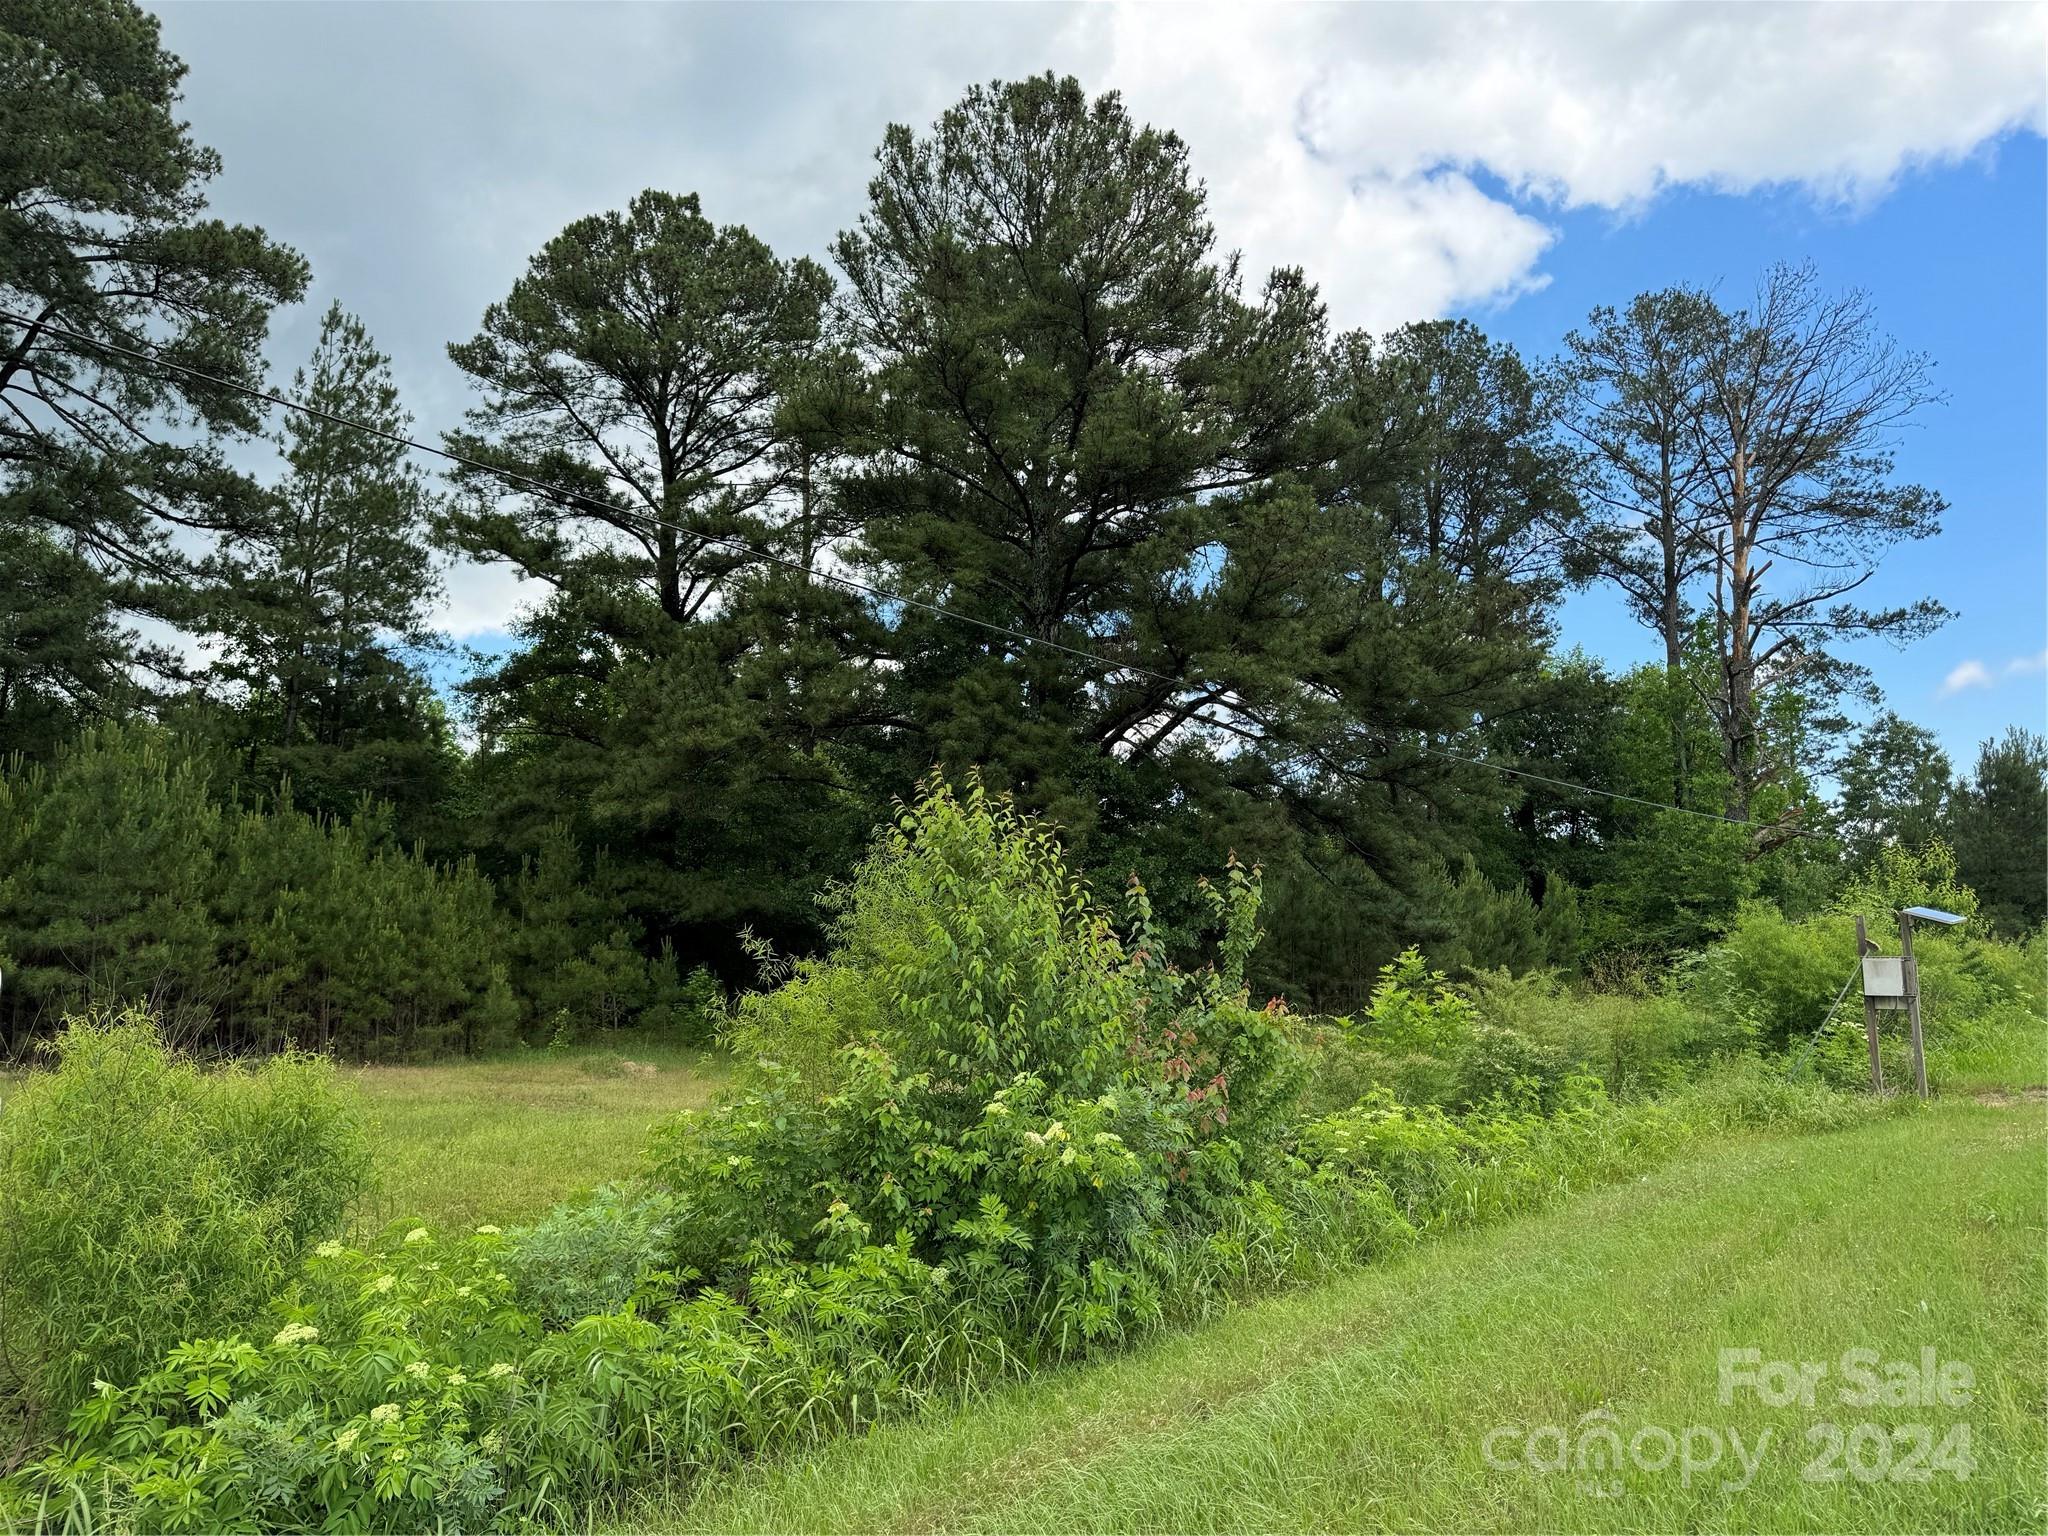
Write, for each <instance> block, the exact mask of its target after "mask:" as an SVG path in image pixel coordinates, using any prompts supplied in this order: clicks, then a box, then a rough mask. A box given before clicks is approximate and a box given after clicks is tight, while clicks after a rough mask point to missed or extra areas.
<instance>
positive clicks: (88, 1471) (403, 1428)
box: [0, 1068, 1883, 1531]
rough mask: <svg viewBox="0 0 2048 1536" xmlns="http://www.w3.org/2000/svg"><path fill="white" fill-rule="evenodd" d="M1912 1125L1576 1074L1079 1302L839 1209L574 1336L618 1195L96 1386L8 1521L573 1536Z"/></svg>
mask: <svg viewBox="0 0 2048 1536" xmlns="http://www.w3.org/2000/svg"><path fill="white" fill-rule="evenodd" d="M1882 1108H1883V1107H1882V1106H1881V1105H1879V1104H1877V1103H1875V1102H1874V1101H1859V1100H1855V1099H1851V1098H1848V1097H1846V1096H1842V1095H1838V1094H1834V1093H1831V1092H1829V1091H1828V1090H1826V1089H1825V1088H1822V1087H1819V1086H1817V1085H1803V1086H1802V1085H1798V1084H1793V1083H1790V1082H1788V1081H1786V1080H1785V1079H1784V1078H1783V1076H1782V1075H1781V1074H1773V1073H1768V1072H1764V1071H1761V1070H1759V1069H1756V1068H1749V1069H1740V1070H1737V1071H1734V1072H1731V1073H1728V1074H1725V1075H1722V1076H1718V1077H1715V1078H1713V1079H1710V1080H1709V1081H1708V1082H1706V1083H1704V1084H1703V1085H1701V1086H1700V1087H1699V1088H1696V1089H1694V1090H1690V1091H1688V1092H1687V1093H1686V1094H1684V1095H1681V1096H1679V1097H1677V1098H1675V1099H1673V1100H1671V1101H1668V1102H1659V1103H1647V1104H1638V1105H1628V1106H1617V1105H1614V1104H1612V1103H1610V1102H1609V1101H1608V1100H1607V1099H1606V1098H1605V1096H1604V1094H1603V1093H1602V1092H1601V1090H1600V1089H1599V1087H1598V1085H1597V1084H1596V1083H1594V1082H1592V1081H1591V1080H1590V1079H1576V1080H1575V1081H1574V1083H1573V1084H1572V1087H1571V1088H1570V1090H1569V1093H1568V1102H1567V1103H1566V1105H1565V1106H1564V1107H1562V1108H1560V1109H1559V1110H1558V1111H1557V1112H1556V1113H1554V1114H1552V1115H1549V1116H1539V1115H1531V1114H1520V1113H1514V1112H1511V1111H1492V1112H1483V1113H1480V1114H1476V1115H1470V1116H1465V1117H1460V1118H1456V1119H1454V1118H1452V1117H1450V1116H1447V1115H1446V1114H1444V1112H1443V1111H1441V1110H1439V1109H1436V1108H1433V1107H1432V1108H1426V1109H1420V1110H1418V1109H1412V1108H1409V1107H1406V1106H1402V1105H1400V1104H1398V1103H1395V1102H1394V1101H1392V1100H1391V1099H1390V1098H1387V1097H1386V1096H1384V1095H1382V1096H1379V1097H1376V1098H1375V1099H1374V1100H1372V1101H1370V1102H1368V1103H1366V1104H1363V1105H1360V1106H1358V1107H1356V1108H1354V1109H1351V1110H1347V1111H1344V1112H1342V1113H1340V1114H1337V1115H1333V1116H1328V1117H1325V1118H1323V1119H1320V1120H1317V1121H1314V1122H1311V1123H1309V1124H1307V1125H1306V1126H1304V1127H1302V1128H1301V1132H1300V1136H1299V1139H1298V1142H1297V1143H1296V1146H1295V1150H1294V1151H1293V1152H1291V1153H1290V1154H1289V1156H1288V1157H1287V1158H1285V1159H1284V1161H1283V1164H1282V1166H1281V1167H1280V1168H1279V1169H1278V1173H1277V1177H1276V1179H1275V1181H1274V1182H1273V1183H1272V1184H1271V1185H1270V1186H1269V1185H1266V1184H1264V1183H1255V1184H1253V1185H1251V1186H1248V1187H1247V1189H1246V1190H1245V1191H1244V1193H1243V1195H1242V1196H1241V1198H1239V1199H1238V1200H1236V1201H1234V1202H1232V1203H1231V1204H1230V1205H1229V1206H1228V1207H1227V1208H1224V1209H1221V1210H1219V1211H1218V1212H1217V1213H1216V1214H1215V1215H1214V1216H1213V1217H1212V1218H1211V1219H1210V1220H1208V1221H1206V1222H1203V1223H1198V1224H1192V1225H1189V1226H1187V1227H1184V1228H1182V1229H1180V1230H1177V1231H1172V1232H1165V1233H1161V1234H1160V1240H1159V1241H1158V1242H1157V1243H1156V1244H1154V1245H1152V1246H1150V1247H1148V1248H1147V1249H1146V1250H1145V1251H1144V1252H1143V1253H1142V1254H1141V1255H1139V1256H1137V1257H1135V1258H1127V1259H1126V1261H1125V1263H1123V1264H1121V1265H1110V1264H1108V1263H1106V1262H1105V1263H1100V1264H1088V1265H1084V1267H1083V1269H1082V1270H1081V1272H1080V1273H1081V1275H1082V1277H1083V1279H1082V1282H1081V1285H1080V1287H1079V1289H1078V1290H1077V1291H1075V1292H1074V1293H1073V1294H1072V1295H1071V1296H1069V1295H1068V1294H1066V1293H1064V1292H1063V1291H1062V1289H1061V1288H1060V1287H1059V1286H1057V1285H1046V1284H1043V1283H1040V1284H1039V1285H1038V1286H1037V1287H1035V1288H1034V1287H1032V1286H1030V1285H1029V1284H1028V1283H1027V1284H1025V1285H1023V1287H1022V1289H1021V1290H1020V1283H1019V1277H1020V1274H1021V1271H1020V1270H1019V1268H1018V1267H1017V1266H1016V1265H1015V1264H1013V1263H1012V1262H1011V1255H1010V1253H1009V1252H1008V1250H1009V1249H1010V1248H1011V1246H1012V1245H1013V1244H1014V1242H1015V1232H1014V1229H1011V1228H1008V1227H1006V1226H1005V1225H1004V1224H1003V1223H1001V1222H991V1223H988V1224H986V1225H984V1226H983V1227H982V1228H981V1229H980V1230H979V1231H978V1232H977V1233H976V1234H975V1235H974V1236H973V1237H972V1238H970V1239H969V1240H967V1242H966V1243H965V1245H964V1246H963V1248H962V1249H961V1259H960V1262H958V1263H956V1264H934V1263H930V1262H927V1261H926V1260H924V1259H921V1258H919V1257H918V1256H917V1255H916V1253H915V1252H913V1246H914V1245H913V1242H912V1239H911V1238H910V1237H909V1235H908V1234H901V1235H899V1236H898V1237H897V1238H896V1239H895V1240H894V1241H892V1242H889V1243H881V1244H878V1243H874V1242H871V1241H866V1240H865V1237H866V1232H865V1227H864V1225H863V1224H861V1223H860V1222H859V1221H858V1220H857V1219H856V1218H853V1217H852V1216H851V1215H850V1213H849V1212H848V1211H846V1210H843V1209H839V1208H838V1206H839V1202H835V1203H834V1205H833V1206H832V1207H828V1208H827V1209H826V1210H825V1211H823V1212H822V1213H821V1216H820V1219H819V1223H818V1225H819V1227H820V1229H821V1236H822V1237H823V1238H825V1239H826V1240H827V1243H828V1245H829V1244H831V1243H833V1242H837V1243H838V1244H841V1245H843V1246H842V1247H841V1249H840V1251H839V1252H838V1254H837V1255H836V1256H835V1257H832V1258H830V1259H820V1260H795V1259H781V1260H771V1259H759V1260H757V1261H755V1262H752V1263H750V1264H743V1265H741V1266H739V1267H738V1268H737V1269H736V1270H735V1271H734V1279H733V1282H732V1283H730V1284H729V1285H727V1286H725V1287H703V1286H697V1285H693V1284H691V1283H690V1277H689V1276H687V1275H679V1274H677V1273H675V1272H673V1271H664V1270H660V1269H654V1268H649V1269H644V1270H642V1271H640V1272H639V1273H638V1274H637V1275H636V1276H635V1277H634V1278H633V1280H632V1281H631V1283H630V1284H625V1285H620V1286H619V1287H618V1288H617V1289H618V1290H623V1291H624V1292H625V1294H622V1295H621V1294H617V1290H615V1291H614V1292H613V1300H614V1305H612V1306H610V1307H609V1308H607V1309H606V1310H602V1311H598V1312H594V1313H592V1314H590V1315H587V1316H583V1317H580V1318H577V1319H576V1320H574V1321H573V1322H567V1323H566V1324H563V1323H562V1322H561V1321H560V1317H561V1312H560V1309H559V1308H555V1307H551V1306H550V1305H549V1303H548V1302H547V1299H546V1298H547V1294H548V1290H549V1286H550V1283H551V1282H550V1281H548V1280H547V1279H545V1278H543V1277H544V1276H545V1275H546V1274H547V1271H548V1265H547V1263H546V1262H545V1261H544V1260H543V1261H539V1262H536V1261H535V1260H534V1258H533V1257H532V1256H531V1254H530V1252H529V1251H528V1250H529V1249H530V1248H532V1247H553V1246H556V1245H558V1244H559V1243H560V1241H561V1238H562V1235H563V1231H562V1229H563V1228H564V1226H565V1225H569V1226H573V1227H575V1228H577V1229H579V1230H581V1231H582V1232H583V1233H584V1234H586V1236H587V1237H588V1238H589V1240H590V1242H589V1246H590V1247H593V1248H603V1249H607V1250H612V1251H633V1250H635V1249H637V1248H638V1247H639V1246H640V1244H641V1241H642V1238H643V1236H644V1234H645V1233H646V1232H647V1231H648V1230H649V1229H650V1228H655V1227H659V1225H660V1224H661V1223H662V1222H663V1221H665V1220H666V1219H668V1211H669V1205H668V1199H667V1197H666V1196H665V1195H660V1194H650V1195H648V1196H647V1197H646V1198H645V1200H644V1202H636V1201H634V1200H631V1199H627V1198H622V1197H621V1196H620V1195H619V1194H618V1193H616V1192H615V1193H614V1194H613V1195H612V1196H611V1197H609V1198H607V1199H605V1200H603V1201H600V1202H598V1203H596V1204H594V1205H592V1206H588V1207H584V1208H580V1209H579V1208H571V1209H569V1210H567V1211H564V1212H558V1213H555V1214H554V1215H551V1216H550V1217H549V1218H548V1219H547V1220H546V1221H544V1222H543V1223H541V1224H539V1225H538V1226H536V1227H534V1228H531V1229H528V1230H527V1231H525V1232H519V1233H512V1234H503V1233H499V1232H497V1231H495V1230H494V1229H491V1228H483V1229H479V1231H477V1232H475V1233H472V1234H468V1235H463V1236H457V1237H445V1236H441V1235H437V1234H433V1233H430V1232H428V1231H426V1230H425V1229H415V1230H413V1231H411V1232H408V1233H406V1234H404V1235H403V1236H402V1237H396V1238H395V1239H394V1240H393V1241H392V1242H391V1243H390V1244H389V1245H388V1246H386V1247H384V1248H383V1249H381V1250H377V1251H361V1250H356V1249H351V1248H344V1247H342V1246H341V1245H340V1244H337V1243H332V1242H330V1243H326V1244H323V1245H321V1247H320V1248H319V1250H318V1251H317V1252H316V1253H315V1254H313V1255H312V1256H311V1258H310V1259H309V1260H308V1261H307V1263H306V1264H305V1265H304V1267H303V1269H302V1271H301V1273H300V1275H299V1277H298V1279H297V1281H296V1283H295V1284H294V1285H293V1286H292V1287H291V1288H290V1290H289V1292H288V1293H287V1295H286V1296H285V1297H284V1299H281V1300H279V1301H277V1302H276V1303H274V1304H273V1305H272V1306H271V1307H270V1308H269V1310H268V1313H267V1316H266V1318H265V1321H264V1322H263V1324H262V1326H261V1327H260V1328H258V1329H254V1330H250V1331H247V1332H241V1333H234V1334H228V1335H223V1336H219V1337H216V1338H211V1339H207V1340H201V1341H196V1342H191V1343H186V1344H181V1345H179V1346H178V1347H176V1348H175V1349H173V1350H171V1351H170V1352H169V1354H168V1355H167V1356H165V1357H164V1358H163V1360H162V1361H161V1362H160V1363H159V1364H157V1365H156V1366H155V1367H154V1368H153V1369H152V1370H150V1371H148V1372H147V1373H146V1374H144V1375H143V1376H141V1378H140V1379H139V1380H138V1381H136V1382H135V1384H134V1385H132V1386H128V1387H125V1388H123V1387H115V1386H111V1385H108V1384H106V1383H104V1382H102V1383H98V1384H96V1385H95V1387H94V1389H93V1390H92V1392H91V1394H90V1395H89V1396H88V1397H87V1398H86V1399H85V1401H84V1402H83V1403H81V1404H80V1405H79V1406H78V1407H77V1408H76V1410H75V1411H74V1412H73V1414H72V1416H71V1432H70V1435H69V1436H68V1438H67V1439H66V1440H65V1442H64V1443H63V1444H62V1445H61V1446H60V1447H59V1448H57V1449H56V1450H54V1451H52V1452H51V1453H50V1454H48V1455H46V1456H44V1457H43V1458H41V1459H40V1460H38V1461H36V1462H34V1463H32V1464H30V1465H29V1466H27V1467H24V1468H23V1469H21V1470H20V1471H18V1472H16V1473H15V1474H14V1475H13V1476H12V1477H10V1478H8V1479H7V1480H6V1482H5V1483H4V1485H0V1515H4V1516H5V1517H6V1518H8V1519H10V1520H13V1521H15V1522H18V1523H23V1524H37V1525H41V1526H57V1525H64V1524H76V1525H97V1524H103V1523H107V1522H109V1521H115V1522H120V1523H127V1524H132V1525H134V1526H137V1527H139V1528H142V1529H149V1530H165V1531H173V1530H240V1529H252V1530H314V1529H319V1530H329V1531H332V1530H368V1529H376V1530H394V1531H408V1530H421V1529H427V1528H430V1527H452V1528H457V1529H481V1528H485V1527H502V1526H507V1525H512V1524H518V1523H523V1522H526V1521H534V1520H542V1521H568V1520H570V1519H572V1518H574V1517H575V1516H576V1515H577V1512H578V1511H579V1510H582V1509H584V1508H586V1507H587V1506H588V1505H589V1504H590V1503H591V1502H592V1501H602V1500H605V1499H608V1498H615V1497H617V1496H618V1495H619V1494H620V1493H622V1492H623V1491H625V1490H627V1489H628V1488H630V1487H631V1486H633V1485H635V1484H640V1483H645V1482H648V1481H650V1480H655V1479H668V1480H687V1479H691V1478H695V1477H700V1476H703V1475H705V1474H706V1473H710V1472H715V1471H716V1470H718V1469H720V1468H724V1467H729V1466H731V1465H734V1464H735V1463H737V1462H739V1461H741V1460H743V1459H745V1458H747V1457H750V1456H755V1455H760V1454H763V1453H770V1452H775V1451H780V1450H784V1449H788V1448H790V1447H792V1446H795V1445H799V1444H803V1443H807V1442H811V1441H815V1440H817V1439H820V1438H823V1437H827V1436H830V1435H835V1434H840V1433H846V1432H850V1431H856V1430H858V1429H859V1428H861V1427H862V1426H863V1425H865V1424H867V1423H870V1422H872V1421H874V1420H875V1419H877V1418H879V1417H884V1416H888V1415H892V1414H898V1413H902V1412H905V1411H909V1410H912V1409H914V1408H916V1407H918V1406H920V1405H922V1404H925V1403H927V1402H929V1401H932V1400H933V1399H935V1398H938V1397H942V1396H949V1395H953V1394H957V1393H958V1392H960V1391H961V1390H963V1389H965V1388H968V1387H971V1386H976V1385H981V1384H985V1383H988V1382H990V1381H993V1380H995V1379H998V1378H1000V1377H1003V1376H1006V1375H1015V1374H1020V1373H1024V1372H1027V1371H1031V1370H1036V1369H1042V1368H1044V1367H1046V1366H1048V1365H1051V1364H1054V1363H1056V1362H1059V1361H1063V1360H1071V1359H1077V1358H1083V1357H1087V1356H1091V1355H1094V1354H1099V1353H1101V1352H1102V1351H1104V1350H1106V1349H1111V1348H1115V1347H1119V1346H1121V1345H1123V1344H1126V1343H1128V1342H1130V1341H1131V1340H1133V1339H1136V1338H1140V1337H1143V1336H1145V1335H1147V1334H1149V1333H1152V1332H1154V1331H1156V1330H1158V1329H1160V1328H1162V1327H1165V1326H1168V1325H1171V1324H1175V1323H1182V1322H1186V1321H1189V1320H1191V1319H1193V1318H1196V1317H1199V1316H1203V1315H1207V1314H1210V1313H1213V1312H1215V1311H1217V1310H1220V1309H1221V1308H1223V1307H1226V1306H1228V1305H1229V1304H1231V1302H1232V1301H1233V1300H1235V1299H1237V1298H1240V1297H1243V1296H1247V1295H1256V1294H1263V1293H1266V1292H1268V1291H1270V1290H1272V1289H1273V1288H1275V1287H1276V1286H1279V1285H1283V1284H1291V1283H1298V1282H1301V1281H1305V1280H1309V1279H1313V1278H1316V1277H1318V1276H1321V1275H1324V1274H1327V1273H1329V1272H1331V1271H1333V1270H1336V1269H1339V1268H1342V1267H1344V1266H1346V1265H1350V1264H1353V1263H1356V1262H1359V1261H1361V1260H1364V1259H1370V1258H1373V1257H1377V1256H1380V1255H1383V1254H1386V1253H1388V1252H1391V1251H1394V1250H1397V1249H1399V1248H1400V1247H1402V1246H1405V1245H1406V1244H1408V1243H1411V1242H1413V1241H1415V1240H1416V1239H1417V1237H1418V1236H1421V1235H1424V1234H1429V1233H1434V1232H1438V1231H1441V1230H1444V1229H1448V1228H1452V1227H1458V1226H1463V1225H1468V1224H1471V1223H1474V1222H1483V1221H1488V1220H1492V1219H1495V1218H1498V1217H1501V1216H1506V1215H1510V1214H1513V1213H1516V1212H1520V1211H1526V1210H1531V1209H1535V1208H1537V1207H1539V1206H1542V1205H1545V1204H1548V1203H1550V1202H1552V1201H1555V1200H1557V1199H1559V1198H1562V1197H1563V1196H1565V1195H1566V1194H1568V1193H1570V1192H1572V1191H1575V1190H1580V1189H1584V1188H1587V1187H1590V1186H1593V1185H1596V1184H1599V1183H1603V1182H1607V1181H1610V1180H1613V1179H1616V1178H1619V1177H1623V1176H1626V1175H1628V1174H1630V1173H1633V1172H1636V1171H1638V1170H1640V1169H1643V1168H1646V1167H1648V1166H1651V1165H1652V1164H1654V1163H1656V1162H1657V1161H1659V1160H1661V1159H1663V1158H1666V1157H1668V1156H1669V1155H1671V1154H1672V1153H1673V1152H1674V1151H1676V1150H1678V1149H1679V1148H1681V1147H1683V1146H1684V1145H1686V1144H1688V1143H1691V1142H1694V1141H1697V1140H1698V1139H1700V1138H1702V1137H1705V1136H1711V1135H1715V1134H1719V1133H1723V1132H1727V1131H1731V1130H1735V1129H1739V1128H1746V1127H1757V1126H1764V1127H1775V1128H1784V1129H1823V1128H1833V1127H1836V1126H1839V1125H1842V1124H1845V1123H1849V1122H1851V1121H1854V1120H1857V1119H1860V1118H1863V1117H1866V1116H1868V1115H1871V1114H1876V1113H1880V1112H1882ZM1052 1124H1053V1122H1051V1121H1049V1120H1046V1119H1044V1118H1042V1117H1040V1118H1035V1123H1034V1125H1033V1126H1032V1127H1031V1129H1033V1130H1035V1131H1036V1132H1037V1134H1039V1135H1041V1136H1044V1135H1048V1134H1049V1133H1050V1131H1051V1128H1052ZM1091 1187H1092V1186H1091ZM1112 1199H1113V1197H1108V1196H1105V1197H1104V1202H1103V1203H1105V1204H1107V1203H1110V1201H1111V1200H1112ZM1073 1300H1078V1301H1079V1302H1080V1303H1081V1304H1082V1306H1083V1308H1084V1309H1085V1311H1086V1315H1087V1318H1088V1322H1089V1326H1075V1321H1076V1320H1075V1318H1074V1317H1073V1316H1072V1315H1071V1310H1070V1308H1069V1307H1068V1306H1067V1305H1066V1303H1068V1302H1069V1301H1073Z"/></svg>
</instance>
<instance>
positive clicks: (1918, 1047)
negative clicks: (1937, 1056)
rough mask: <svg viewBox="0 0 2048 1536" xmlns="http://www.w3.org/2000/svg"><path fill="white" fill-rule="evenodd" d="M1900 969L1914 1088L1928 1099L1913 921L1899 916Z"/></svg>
mask: <svg viewBox="0 0 2048 1536" xmlns="http://www.w3.org/2000/svg"><path fill="white" fill-rule="evenodd" d="M1899 958H1900V959H1901V960H1902V961H1903V962H1904V964H1903V965H1902V966H1901V967H1900V969H1902V970H1903V971H1904V972H1905V973H1906V1024H1907V1027H1908V1028H1909V1029H1910V1030H1911V1031H1912V1034H1913V1086H1914V1087H1915V1088H1917V1089H1918V1090H1919V1091H1920V1097H1921V1098H1923V1099H1924V1098H1926V1097H1927V1052H1926V1049H1925V1047H1924V1046H1923V1045H1922V1043H1921V1039H1920V967H1919V966H1917V965H1915V964H1914V963H1913V919H1911V918H1910V917H1908V916H1906V914H1905V913H1903V912H1901V913H1900V914H1899Z"/></svg>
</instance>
